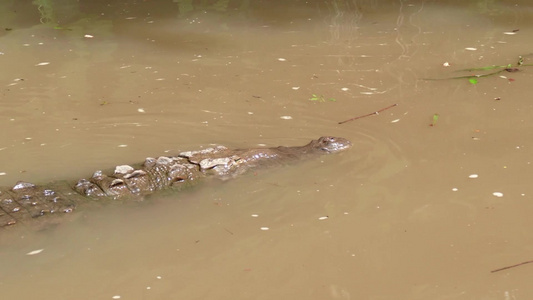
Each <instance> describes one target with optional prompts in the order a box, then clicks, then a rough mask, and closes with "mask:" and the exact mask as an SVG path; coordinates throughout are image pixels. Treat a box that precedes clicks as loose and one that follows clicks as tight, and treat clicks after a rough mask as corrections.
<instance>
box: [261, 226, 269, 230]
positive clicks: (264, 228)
mask: <svg viewBox="0 0 533 300" xmlns="http://www.w3.org/2000/svg"><path fill="white" fill-rule="evenodd" d="M269 229H270V228H268V227H261V230H263V231H267V230H269Z"/></svg>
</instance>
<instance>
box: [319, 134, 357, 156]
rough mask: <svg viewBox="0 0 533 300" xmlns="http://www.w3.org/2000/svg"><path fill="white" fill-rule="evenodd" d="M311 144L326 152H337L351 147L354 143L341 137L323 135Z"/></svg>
mask: <svg viewBox="0 0 533 300" xmlns="http://www.w3.org/2000/svg"><path fill="white" fill-rule="evenodd" d="M309 145H310V146H311V147H313V148H315V149H316V150H320V151H323V152H326V153H335V152H339V151H342V150H346V149H348V148H350V147H351V146H352V143H351V142H350V141H348V140H347V139H345V138H341V137H333V136H323V137H321V138H319V139H318V140H314V141H312V142H311V143H310V144H309Z"/></svg>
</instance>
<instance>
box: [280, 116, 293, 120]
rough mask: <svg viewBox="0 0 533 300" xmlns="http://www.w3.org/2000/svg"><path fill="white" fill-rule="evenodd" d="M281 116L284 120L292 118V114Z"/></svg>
mask: <svg viewBox="0 0 533 300" xmlns="http://www.w3.org/2000/svg"><path fill="white" fill-rule="evenodd" d="M280 118H281V119H283V120H292V117H291V116H281V117H280Z"/></svg>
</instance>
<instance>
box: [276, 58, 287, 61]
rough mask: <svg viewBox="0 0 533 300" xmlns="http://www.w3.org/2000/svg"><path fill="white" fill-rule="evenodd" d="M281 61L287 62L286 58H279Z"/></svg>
mask: <svg viewBox="0 0 533 300" xmlns="http://www.w3.org/2000/svg"><path fill="white" fill-rule="evenodd" d="M278 60H279V61H287V60H286V59H285V58H281V57H280V58H278Z"/></svg>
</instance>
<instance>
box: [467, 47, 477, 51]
mask: <svg viewBox="0 0 533 300" xmlns="http://www.w3.org/2000/svg"><path fill="white" fill-rule="evenodd" d="M465 50H468V51H476V50H477V48H474V47H468V48H465Z"/></svg>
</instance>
